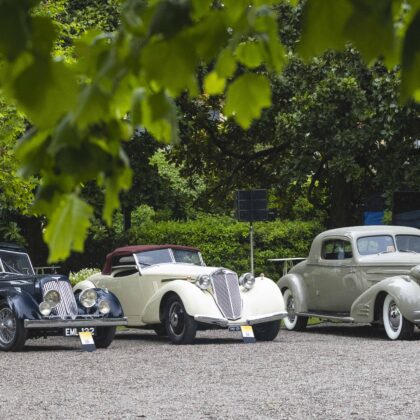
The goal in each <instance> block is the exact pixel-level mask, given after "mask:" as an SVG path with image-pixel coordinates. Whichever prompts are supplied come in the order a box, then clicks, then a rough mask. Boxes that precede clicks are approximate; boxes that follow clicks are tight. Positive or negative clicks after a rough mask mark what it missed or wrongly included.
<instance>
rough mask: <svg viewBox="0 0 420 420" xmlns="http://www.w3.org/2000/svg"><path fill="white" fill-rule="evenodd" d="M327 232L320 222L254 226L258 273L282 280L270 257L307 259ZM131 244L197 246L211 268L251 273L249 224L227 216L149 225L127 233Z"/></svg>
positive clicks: (259, 224)
mask: <svg viewBox="0 0 420 420" xmlns="http://www.w3.org/2000/svg"><path fill="white" fill-rule="evenodd" d="M322 230H323V227H322V226H321V225H320V224H319V223H318V222H304V221H274V222H259V223H255V224H254V242H255V248H254V256H255V260H254V265H255V273H256V274H259V273H261V272H264V274H265V275H266V276H268V277H271V278H273V279H278V278H279V276H280V273H281V268H282V267H281V265H279V264H278V263H273V262H269V261H267V260H268V259H270V258H282V257H306V256H307V254H308V251H309V247H310V245H311V243H312V239H313V238H314V237H315V236H316V235H317V234H318V233H319V232H321V231H322ZM127 235H128V236H126V239H127V240H128V242H129V243H130V244H139V245H140V244H175V245H190V246H196V247H197V248H199V249H200V250H201V253H202V254H203V258H204V261H205V262H206V264H207V265H209V266H222V267H226V268H229V269H232V270H235V271H236V272H238V273H243V272H246V271H249V270H250V262H249V225H248V224H247V223H240V222H237V221H236V220H235V219H232V218H230V217H225V216H200V217H198V218H197V219H196V220H191V221H186V222H175V221H166V222H164V221H162V222H158V223H153V222H148V223H145V224H142V225H141V226H135V227H133V228H131V229H130V231H129V232H128V233H127Z"/></svg>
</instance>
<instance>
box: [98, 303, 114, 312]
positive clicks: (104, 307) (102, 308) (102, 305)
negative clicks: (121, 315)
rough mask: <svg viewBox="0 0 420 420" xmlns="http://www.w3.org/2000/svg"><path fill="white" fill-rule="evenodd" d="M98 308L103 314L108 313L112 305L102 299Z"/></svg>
mask: <svg viewBox="0 0 420 420" xmlns="http://www.w3.org/2000/svg"><path fill="white" fill-rule="evenodd" d="M98 310H99V312H100V313H101V314H102V315H106V314H109V311H110V310H111V307H110V306H109V303H108V302H107V301H106V300H101V301H100V302H99V304H98Z"/></svg>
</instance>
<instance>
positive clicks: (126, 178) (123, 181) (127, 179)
mask: <svg viewBox="0 0 420 420" xmlns="http://www.w3.org/2000/svg"><path fill="white" fill-rule="evenodd" d="M132 176H133V173H132V171H131V169H130V168H128V167H122V168H121V169H119V170H118V173H114V174H113V176H112V177H111V178H107V179H106V181H105V205H104V209H103V214H102V217H103V219H104V220H105V222H106V223H107V224H108V226H111V224H112V215H113V213H114V211H115V210H116V209H117V208H119V206H120V200H119V194H120V192H121V191H123V190H124V191H128V190H129V189H130V186H131V181H132Z"/></svg>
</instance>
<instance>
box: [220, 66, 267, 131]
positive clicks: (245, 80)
mask: <svg viewBox="0 0 420 420" xmlns="http://www.w3.org/2000/svg"><path fill="white" fill-rule="evenodd" d="M270 105H271V90H270V83H269V81H268V79H267V78H266V77H265V76H262V75H259V74H253V73H248V74H244V75H242V76H240V77H238V78H237V79H236V80H235V81H234V82H233V83H231V84H230V85H229V87H228V91H227V99H226V105H225V114H226V115H228V116H234V117H235V119H236V121H237V122H238V123H239V125H240V126H241V127H242V128H245V129H247V128H249V126H250V125H251V122H252V120H253V119H254V118H259V116H260V115H261V110H262V109H263V108H266V107H269V106H270Z"/></svg>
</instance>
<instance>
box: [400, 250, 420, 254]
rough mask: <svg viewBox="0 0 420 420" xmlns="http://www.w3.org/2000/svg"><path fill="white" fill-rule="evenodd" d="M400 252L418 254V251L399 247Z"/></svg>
mask: <svg viewBox="0 0 420 420" xmlns="http://www.w3.org/2000/svg"><path fill="white" fill-rule="evenodd" d="M398 251H400V252H411V253H412V254H418V252H416V251H413V250H412V249H399V250H398Z"/></svg>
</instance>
